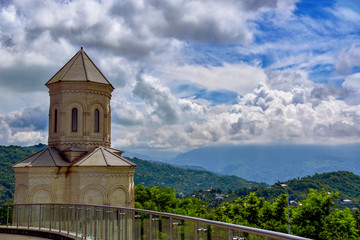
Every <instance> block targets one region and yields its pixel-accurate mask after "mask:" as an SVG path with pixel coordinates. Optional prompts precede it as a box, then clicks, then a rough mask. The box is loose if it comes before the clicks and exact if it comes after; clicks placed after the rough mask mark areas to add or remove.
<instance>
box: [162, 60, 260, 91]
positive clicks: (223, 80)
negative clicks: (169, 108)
mask: <svg viewBox="0 0 360 240" xmlns="http://www.w3.org/2000/svg"><path fill="white" fill-rule="evenodd" d="M159 71H160V72H161V74H162V77H163V78H165V79H168V81H169V82H171V81H174V80H178V81H181V82H182V83H185V82H188V83H191V84H195V85H196V86H199V87H202V88H205V89H210V90H227V91H234V92H236V93H238V94H240V95H244V94H245V93H248V92H251V91H252V90H253V89H254V88H256V86H257V85H258V83H260V82H263V81H265V80H266V74H265V73H264V70H263V69H262V68H260V67H258V66H252V65H249V64H245V63H237V64H227V63H224V64H223V65H222V66H201V65H182V66H166V68H161V67H160V68H159Z"/></svg>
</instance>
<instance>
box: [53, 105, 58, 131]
mask: <svg viewBox="0 0 360 240" xmlns="http://www.w3.org/2000/svg"><path fill="white" fill-rule="evenodd" d="M57 121H58V120H57V109H55V112H54V132H55V133H56V132H57Z"/></svg>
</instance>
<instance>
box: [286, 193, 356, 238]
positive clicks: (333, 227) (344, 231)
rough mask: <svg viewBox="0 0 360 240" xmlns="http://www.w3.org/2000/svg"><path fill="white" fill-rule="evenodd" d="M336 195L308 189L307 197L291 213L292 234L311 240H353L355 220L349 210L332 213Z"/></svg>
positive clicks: (354, 236)
mask: <svg viewBox="0 0 360 240" xmlns="http://www.w3.org/2000/svg"><path fill="white" fill-rule="evenodd" d="M337 197H338V194H337V193H328V192H327V191H325V189H323V190H322V191H321V192H318V191H317V190H313V189H310V192H309V194H308V197H307V198H306V199H305V200H304V201H303V202H302V203H301V204H299V207H298V208H297V209H295V210H294V211H293V213H294V215H293V217H292V219H291V222H292V229H293V233H294V234H296V235H299V236H303V237H308V238H312V239H355V238H356V237H358V235H357V230H356V229H355V224H356V222H355V218H354V217H353V215H352V214H351V212H350V210H337V211H335V212H332V211H331V209H332V207H333V206H334V200H335V199H336V198H337Z"/></svg>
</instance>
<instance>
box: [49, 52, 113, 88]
mask: <svg viewBox="0 0 360 240" xmlns="http://www.w3.org/2000/svg"><path fill="white" fill-rule="evenodd" d="M56 82H95V83H100V84H106V85H109V86H111V88H114V87H113V86H112V85H111V83H110V82H109V81H108V80H107V79H106V77H105V76H104V74H102V72H101V71H100V70H99V68H98V67H97V66H96V65H95V64H94V62H93V61H92V60H91V59H90V57H89V56H88V55H87V54H86V52H85V51H84V49H83V48H82V47H81V49H80V50H79V51H78V52H77V53H76V54H75V55H74V56H73V57H72V58H71V59H70V60H69V61H68V62H67V63H66V64H65V65H64V66H63V67H62V68H61V69H60V70H59V71H58V72H57V73H56V74H55V75H54V76H53V77H52V78H51V79H50V80H49V81H48V82H47V83H46V84H45V85H50V84H52V83H56Z"/></svg>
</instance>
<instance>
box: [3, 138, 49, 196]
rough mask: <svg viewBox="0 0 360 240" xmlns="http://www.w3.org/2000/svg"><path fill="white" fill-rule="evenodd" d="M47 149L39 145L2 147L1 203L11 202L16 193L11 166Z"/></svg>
mask: <svg viewBox="0 0 360 240" xmlns="http://www.w3.org/2000/svg"><path fill="white" fill-rule="evenodd" d="M44 147H46V145H44V144H41V143H40V144H38V145H35V146H31V147H19V146H0V189H1V190H0V203H5V202H10V201H12V199H13V193H14V185H15V179H14V172H13V170H12V169H11V165H13V164H14V163H16V162H18V161H20V160H22V159H24V158H26V157H28V156H30V155H32V154H34V153H36V152H37V151H39V150H41V149H43V148H44Z"/></svg>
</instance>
